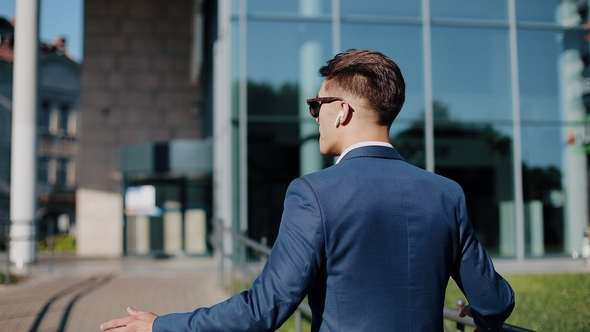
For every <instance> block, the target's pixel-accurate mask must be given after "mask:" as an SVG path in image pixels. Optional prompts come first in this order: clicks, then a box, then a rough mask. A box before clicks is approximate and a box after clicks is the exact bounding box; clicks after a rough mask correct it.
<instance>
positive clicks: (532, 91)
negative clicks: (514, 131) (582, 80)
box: [518, 29, 562, 122]
mask: <svg viewBox="0 0 590 332" xmlns="http://www.w3.org/2000/svg"><path fill="white" fill-rule="evenodd" d="M560 35H561V33H559V32H555V31H543V30H541V31H539V30H526V29H520V30H519V31H518V64H519V76H520V78H519V80H520V114H521V118H522V120H523V121H524V122H526V121H556V120H559V118H560V112H559V97H558V91H559V87H558V83H559V78H558V66H557V64H558V59H559V54H560V53H561V51H560V49H561V48H562V46H561V43H560V41H559V36H560Z"/></svg>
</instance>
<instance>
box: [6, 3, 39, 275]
mask: <svg viewBox="0 0 590 332" xmlns="http://www.w3.org/2000/svg"><path fill="white" fill-rule="evenodd" d="M38 52H39V1H38V0H17V2H16V24H15V44H14V73H13V75H14V78H13V96H12V100H13V108H12V159H11V178H10V179H11V180H10V182H11V186H10V200H11V202H10V220H11V222H12V226H11V229H10V236H11V238H12V241H11V243H10V261H11V262H13V263H16V265H17V268H22V266H23V264H26V263H32V262H35V261H36V248H35V240H34V235H35V229H36V227H35V210H36V208H37V197H36V190H35V186H36V181H35V180H36V178H37V176H36V172H35V170H36V146H37V144H36V143H37V135H36V127H37V126H36V122H37V121H36V115H37V90H38V89H37V72H38Z"/></svg>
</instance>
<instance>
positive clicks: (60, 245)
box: [37, 234, 76, 252]
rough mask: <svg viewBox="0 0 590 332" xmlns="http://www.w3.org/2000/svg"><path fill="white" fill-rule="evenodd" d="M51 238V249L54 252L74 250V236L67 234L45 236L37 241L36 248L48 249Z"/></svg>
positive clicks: (43, 250) (40, 249)
mask: <svg viewBox="0 0 590 332" xmlns="http://www.w3.org/2000/svg"><path fill="white" fill-rule="evenodd" d="M51 240H53V250H54V251H56V252H76V238H75V237H73V236H71V235H67V234H60V235H55V236H51V237H47V238H45V239H43V240H41V241H39V242H37V248H38V250H39V251H41V252H46V251H49V250H50V248H49V245H50V243H51V242H50V241H51Z"/></svg>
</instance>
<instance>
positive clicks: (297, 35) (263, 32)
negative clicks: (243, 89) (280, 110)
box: [247, 21, 333, 98]
mask: <svg viewBox="0 0 590 332" xmlns="http://www.w3.org/2000/svg"><path fill="white" fill-rule="evenodd" d="M331 32H332V30H331V27H330V25H329V24H328V23H318V22H280V23H278V22H268V21H251V22H249V23H248V66H247V67H248V80H249V81H253V82H257V83H268V84H270V85H271V86H272V87H273V88H275V89H278V88H280V87H281V86H282V85H283V84H285V83H289V84H293V83H298V82H299V80H300V70H301V65H302V63H303V55H302V49H303V47H304V46H305V45H306V44H307V43H315V44H317V45H318V46H319V52H320V53H319V54H318V55H317V57H316V58H314V59H312V62H311V63H308V64H307V65H308V66H309V67H313V71H314V78H317V80H316V81H315V82H309V81H308V82H301V83H302V84H305V85H312V86H315V88H314V90H316V89H319V84H318V82H321V80H320V79H319V77H318V75H317V74H316V73H317V70H318V69H319V68H320V66H322V65H323V64H324V63H325V62H326V60H327V59H329V58H331V57H332V54H333V53H332V41H331ZM315 93H317V91H314V92H313V95H315ZM311 97H312V96H308V97H306V98H311Z"/></svg>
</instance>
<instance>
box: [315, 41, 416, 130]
mask: <svg viewBox="0 0 590 332" xmlns="http://www.w3.org/2000/svg"><path fill="white" fill-rule="evenodd" d="M319 73H320V76H322V77H325V80H326V84H327V85H328V86H329V85H331V84H336V85H337V87H339V88H341V89H343V90H344V91H346V92H348V93H350V94H352V95H354V96H356V97H358V98H362V99H364V100H365V101H366V102H367V104H368V105H369V107H371V108H372V109H373V110H374V111H375V112H377V116H378V123H379V124H380V125H384V126H391V124H392V123H393V120H395V118H396V117H397V115H398V114H399V112H400V110H401V109H402V106H403V105H404V100H405V98H406V97H405V93H406V83H405V81H404V78H403V76H402V73H401V71H400V69H399V67H398V66H397V65H396V64H395V62H393V61H392V60H391V59H390V58H388V57H387V56H385V55H383V54H381V53H379V52H377V51H371V50H355V49H351V50H348V51H346V52H343V53H339V54H337V55H336V56H335V57H334V58H333V59H331V60H329V61H328V62H327V64H326V65H325V66H323V67H321V68H320V70H319Z"/></svg>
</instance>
